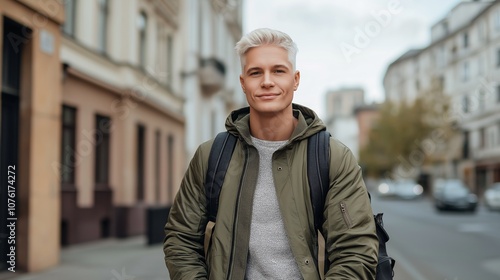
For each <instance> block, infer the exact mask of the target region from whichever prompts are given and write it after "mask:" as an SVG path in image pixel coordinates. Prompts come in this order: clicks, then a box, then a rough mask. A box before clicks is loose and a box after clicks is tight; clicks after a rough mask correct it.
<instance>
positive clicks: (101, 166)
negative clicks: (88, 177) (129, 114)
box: [95, 115, 111, 187]
mask: <svg viewBox="0 0 500 280" xmlns="http://www.w3.org/2000/svg"><path fill="white" fill-rule="evenodd" d="M95 131H96V133H95V143H96V144H95V184H96V187H109V151H110V148H109V147H110V135H111V133H110V132H111V119H110V118H109V117H106V116H101V115H96V117H95Z"/></svg>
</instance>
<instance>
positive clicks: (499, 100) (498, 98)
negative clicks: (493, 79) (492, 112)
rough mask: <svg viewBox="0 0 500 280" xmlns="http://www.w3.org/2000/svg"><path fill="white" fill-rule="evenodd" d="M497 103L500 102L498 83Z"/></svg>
mask: <svg viewBox="0 0 500 280" xmlns="http://www.w3.org/2000/svg"><path fill="white" fill-rule="evenodd" d="M497 103H500V85H497Z"/></svg>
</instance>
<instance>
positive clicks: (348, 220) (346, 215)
mask: <svg viewBox="0 0 500 280" xmlns="http://www.w3.org/2000/svg"><path fill="white" fill-rule="evenodd" d="M340 211H341V212H342V218H344V222H345V225H346V226H347V228H348V229H350V228H352V220H351V216H350V215H349V211H348V210H347V204H346V203H345V202H344V201H342V202H340Z"/></svg>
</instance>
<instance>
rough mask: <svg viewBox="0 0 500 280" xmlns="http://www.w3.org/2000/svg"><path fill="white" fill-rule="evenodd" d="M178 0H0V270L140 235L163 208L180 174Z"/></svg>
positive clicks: (29, 267)
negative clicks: (69, 249)
mask: <svg viewBox="0 0 500 280" xmlns="http://www.w3.org/2000/svg"><path fill="white" fill-rule="evenodd" d="M184 3H185V1H180V0H177V1H175V0H174V1H123V2H122V1H117V0H108V1H106V0H88V1H81V0H65V1H57V0H53V1H52V0H47V1H29V0H26V1H14V0H0V16H1V21H0V32H1V33H2V36H1V37H0V46H1V49H2V56H1V57H0V62H1V63H2V67H1V70H0V74H1V75H0V77H1V80H0V85H1V89H2V93H1V99H0V100H1V111H0V113H1V142H0V147H1V151H2V153H1V167H2V169H3V170H8V168H15V180H10V179H9V181H8V180H7V177H6V176H5V178H4V175H3V174H4V172H2V177H1V178H2V188H1V189H2V192H1V194H0V198H1V199H2V202H1V205H2V209H1V218H2V231H1V232H0V238H1V241H2V242H0V245H1V254H2V255H1V256H2V257H1V258H2V259H1V264H0V269H1V270H2V271H3V270H8V269H15V270H16V271H28V272H35V271H39V270H43V269H46V268H49V267H51V266H54V265H56V264H58V263H59V258H60V249H61V247H62V246H67V245H72V244H77V243H82V242H87V241H91V240H97V239H101V238H107V237H128V236H133V235H140V234H141V235H142V234H148V231H149V229H150V225H148V223H147V219H146V217H149V216H148V215H149V214H148V213H149V212H151V211H153V210H162V211H163V210H165V209H168V207H169V205H171V203H172V201H173V198H174V196H175V194H176V192H177V190H178V188H179V185H180V181H181V179H182V176H183V173H184V170H185V167H186V159H185V158H186V147H185V142H186V141H185V138H186V129H185V125H186V124H185V123H186V121H185V117H184V104H185V94H184V92H183V88H184V86H183V84H182V80H181V79H180V77H181V72H182V71H181V67H182V63H183V57H184V48H183V47H182V46H183V38H184V37H183V35H181V33H182V32H184V29H183V28H182V22H181V19H180V15H181V14H182V13H183V11H184V6H183V5H184ZM12 166H13V167H12ZM10 175H13V174H10ZM13 176H14V175H13ZM9 187H11V188H12V189H14V188H15V194H11V193H9V192H8V190H9ZM11 195H15V199H16V200H15V201H14V202H12V203H11V205H12V206H15V207H14V208H13V209H15V215H16V217H17V220H15V221H11V220H8V218H12V217H10V216H9V215H10V214H9V212H8V210H9V209H8V207H9V208H11V207H10V206H8V205H9V204H8V203H7V202H8V198H10V196H11ZM4 202H5V203H4ZM157 217H158V216H157ZM165 219H166V216H163V217H160V219H159V220H161V221H160V222H159V223H155V224H157V226H158V225H159V227H160V228H163V224H164V221H165ZM12 222H15V230H13V229H12V230H11V229H10V228H8V227H7V225H8V223H12ZM9 235H15V241H16V243H15V250H14V252H15V257H14V258H15V261H14V262H12V263H13V264H14V263H15V267H13V266H14V265H10V264H9V263H8V262H7V261H9V260H11V259H12V258H13V257H12V256H8V255H7V254H8V253H9V252H10V251H11V250H12V249H11V247H10V246H11V245H14V244H8V243H7V241H8V237H9ZM11 239H13V238H11ZM7 244H8V245H9V246H6V245H7Z"/></svg>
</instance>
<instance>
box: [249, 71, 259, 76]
mask: <svg viewBox="0 0 500 280" xmlns="http://www.w3.org/2000/svg"><path fill="white" fill-rule="evenodd" d="M259 73H260V72H258V71H255V72H250V76H255V75H258V74H259Z"/></svg>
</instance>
